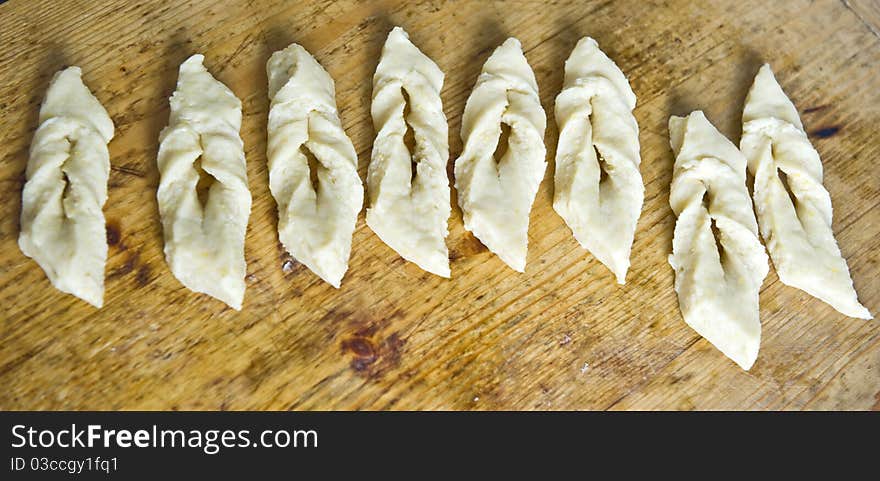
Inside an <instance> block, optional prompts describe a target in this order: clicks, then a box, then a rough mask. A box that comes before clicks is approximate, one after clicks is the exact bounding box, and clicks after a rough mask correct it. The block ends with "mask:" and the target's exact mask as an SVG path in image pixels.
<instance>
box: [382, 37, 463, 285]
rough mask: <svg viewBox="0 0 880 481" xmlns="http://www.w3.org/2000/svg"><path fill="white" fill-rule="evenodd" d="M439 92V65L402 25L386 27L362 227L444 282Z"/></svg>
mask: <svg viewBox="0 0 880 481" xmlns="http://www.w3.org/2000/svg"><path fill="white" fill-rule="evenodd" d="M442 87H443V72H441V71H440V68H439V67H437V65H436V64H435V63H434V62H433V61H431V59H430V58H428V57H427V56H425V54H423V53H422V52H421V51H419V49H418V48H416V46H415V45H413V44H412V42H410V41H409V37H408V35H407V34H406V32H404V31H403V29H402V28H400V27H395V28H394V29H393V30H391V33H389V34H388V39H387V40H386V41H385V46H384V47H383V48H382V57H381V58H380V59H379V65H378V66H377V67H376V73H375V75H373V101H372V104H371V106H370V113H371V114H372V117H373V127H374V128H375V129H376V139H375V141H374V143H373V153H372V157H371V159H370V166H369V169H368V171H367V193H368V195H369V199H370V205H369V207H368V208H367V225H368V226H370V228H371V229H372V230H373V232H375V233H376V234H377V235H378V236H379V238H381V239H382V241H384V242H385V243H386V244H388V246H389V247H391V248H392V249H394V250H395V251H397V253H398V254H400V256H401V257H403V258H404V259H406V260H408V261H410V262H414V263H416V264H417V265H418V266H419V267H421V268H422V269H424V270H426V271H428V272H431V273H433V274H437V275H439V276H443V277H449V275H450V271H449V251H448V249H447V247H446V236H447V235H448V233H449V229H448V225H447V223H448V221H449V214H450V213H451V211H452V207H451V206H450V204H449V179H448V177H447V176H446V162H447V160H448V159H449V145H448V132H449V128H448V127H447V125H446V115H445V114H444V113H443V103H442V102H441V100H440V89H441V88H442ZM404 94H405V95H406V96H404ZM407 109H409V113H408V114H407V115H405V112H406V110H407ZM407 129H412V133H413V136H414V138H415V149H414V152H410V151H409V150H408V149H407V146H406V143H405V140H404V136H405V135H406V132H407ZM413 164H415V169H416V172H415V175H413V172H412V166H413Z"/></svg>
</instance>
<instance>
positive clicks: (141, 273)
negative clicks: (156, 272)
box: [134, 264, 150, 287]
mask: <svg viewBox="0 0 880 481" xmlns="http://www.w3.org/2000/svg"><path fill="white" fill-rule="evenodd" d="M134 279H135V280H136V281H137V283H138V285H139V286H141V287H143V286H146V285H147V284H149V283H150V266H148V265H146V264H144V265H142V266H141V267H140V268H138V271H137V274H135V276H134Z"/></svg>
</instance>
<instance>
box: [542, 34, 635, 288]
mask: <svg viewBox="0 0 880 481" xmlns="http://www.w3.org/2000/svg"><path fill="white" fill-rule="evenodd" d="M635 106H636V96H635V94H634V93H633V91H632V89H630V86H629V82H627V80H626V77H625V76H624V75H623V72H621V71H620V69H619V68H618V67H617V65H615V64H614V62H613V61H612V60H611V59H609V58H608V57H607V56H606V55H605V54H604V53H603V52H602V51H601V50H599V45H597V44H596V41H595V40H593V39H592V38H589V37H585V38H583V39H581V41H580V42H578V44H577V46H576V47H575V48H574V51H573V52H572V53H571V56H570V57H569V58H568V60H567V61H566V62H565V86H564V87H563V89H562V92H561V93H560V94H559V96H558V97H556V124H557V125H558V126H559V144H558V147H557V149H556V178H555V189H554V194H553V208H554V209H555V210H556V212H558V213H559V215H560V216H562V218H563V219H564V220H565V223H566V224H568V226H569V227H570V228H571V231H572V233H574V237H575V239H577V241H578V242H579V243H580V244H581V246H582V247H583V248H584V249H587V250H589V251H590V252H592V253H593V255H594V256H596V258H597V259H599V261H600V262H602V263H603V264H605V265H606V266H608V268H609V269H611V272H613V273H614V275H615V276H616V277H617V282H618V283H619V284H623V283H625V282H626V271H627V269H628V268H629V256H630V250H631V249H632V243H633V236H634V235H635V231H636V223H637V222H638V220H639V215H640V214H641V211H642V202H643V201H644V198H645V187H644V185H643V184H642V175H641V174H640V173H639V163H640V157H639V126H638V124H637V123H636V118H635V117H634V116H633V114H632V110H633V109H634V108H635Z"/></svg>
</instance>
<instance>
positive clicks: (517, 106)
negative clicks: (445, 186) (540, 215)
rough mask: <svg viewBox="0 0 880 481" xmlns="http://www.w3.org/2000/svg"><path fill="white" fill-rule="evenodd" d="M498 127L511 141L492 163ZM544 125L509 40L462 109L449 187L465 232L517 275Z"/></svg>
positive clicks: (530, 78)
mask: <svg viewBox="0 0 880 481" xmlns="http://www.w3.org/2000/svg"><path fill="white" fill-rule="evenodd" d="M502 124H506V125H508V126H509V127H510V136H509V138H508V145H507V151H506V152H505V153H504V154H503V155H502V157H501V158H500V159H496V158H495V157H494V153H495V149H496V147H497V146H498V143H499V141H500V140H501V133H502ZM546 126H547V118H546V116H545V114H544V109H543V108H542V107H541V100H540V98H539V97H538V84H537V82H536V81H535V74H534V72H532V69H531V67H529V64H528V62H527V61H526V57H525V55H524V54H523V51H522V46H521V45H520V43H519V40H517V39H515V38H509V39H507V41H505V42H504V43H503V44H502V45H501V46H500V47H498V48H497V49H495V51H494V52H493V53H492V55H491V56H490V57H489V59H488V60H486V63H485V64H484V65H483V71H482V73H481V74H480V76H479V78H478V79H477V84H476V85H475V86H474V90H473V92H471V95H470V97H468V100H467V104H466V105H465V108H464V115H463V117H462V121H461V139H462V143H463V144H464V149H463V151H462V153H461V156H460V157H459V158H458V159H457V160H456V161H455V188H456V189H457V190H458V204H459V206H461V210H462V213H463V214H464V227H465V229H467V230H469V231H471V232H473V233H474V235H475V236H476V237H477V238H478V239H480V241H481V242H482V243H483V244H485V245H486V247H488V248H489V250H491V251H492V252H494V253H495V254H497V255H498V257H500V258H501V260H502V261H504V262H505V263H506V264H507V265H508V266H510V267H511V268H512V269H514V270H516V271H518V272H523V271H524V270H525V267H526V255H527V252H528V245H529V238H528V233H529V232H528V231H529V213H530V211H531V209H532V202H534V200H535V195H536V194H537V193H538V186H540V185H541V180H542V179H543V178H544V170H545V169H546V167H547V162H546V160H545V157H546V148H545V147H544V129H545V128H546Z"/></svg>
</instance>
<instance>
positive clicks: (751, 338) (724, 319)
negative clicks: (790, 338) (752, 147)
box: [669, 111, 768, 370]
mask: <svg viewBox="0 0 880 481" xmlns="http://www.w3.org/2000/svg"><path fill="white" fill-rule="evenodd" d="M669 137H670V143H671V144H672V150H673V152H675V154H676V157H675V167H674V170H673V174H672V186H671V191H670V195H669V204H670V206H671V207H672V210H673V212H675V215H676V217H677V220H676V222H675V237H674V238H673V241H672V255H670V256H669V264H670V265H672V268H673V269H675V292H676V293H678V303H679V307H680V308H681V313H682V315H683V316H684V320H685V322H687V324H688V325H689V326H691V327H692V328H693V329H694V330H695V331H697V333H699V334H700V335H701V336H703V337H705V338H706V339H707V340H709V342H711V343H712V344H714V345H715V347H717V348H718V349H719V350H721V352H723V353H724V354H725V355H726V356H727V357H729V358H731V359H732V360H733V361H734V362H736V363H737V364H739V366H740V367H742V368H743V369H746V370H748V369H749V368H750V367H752V364H754V362H755V359H756V358H757V357H758V348H759V346H760V343H761V321H760V319H759V316H758V291H759V290H760V288H761V283H762V282H763V281H764V277H765V276H766V275H767V270H768V266H767V255H766V254H765V253H764V248H763V246H761V243H760V241H758V225H757V222H755V215H754V213H753V212H752V201H751V199H750V198H749V192H748V190H747V189H746V159H745V158H744V157H743V155H742V153H741V152H740V151H739V150H737V148H736V146H734V145H733V144H732V143H731V142H730V141H729V140H727V138H725V137H724V136H723V135H721V133H720V132H718V131H717V130H715V127H714V126H712V124H710V123H709V121H708V120H707V119H706V117H705V116H704V115H703V112H700V111H696V112H692V113H691V114H690V115H689V116H688V117H686V118H681V117H672V118H670V119H669ZM715 228H717V230H718V232H719V234H718V236H717V238H716V236H715V234H714V232H713V230H714V229H715Z"/></svg>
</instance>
